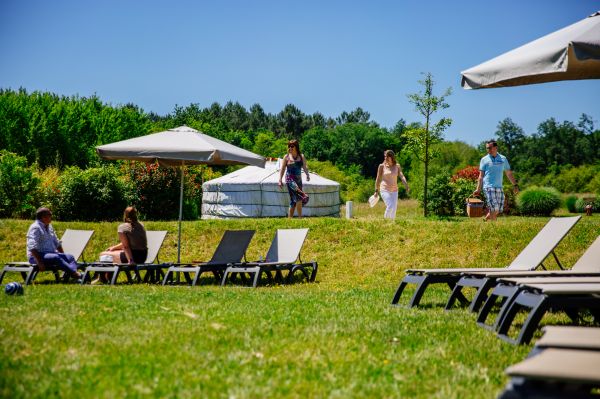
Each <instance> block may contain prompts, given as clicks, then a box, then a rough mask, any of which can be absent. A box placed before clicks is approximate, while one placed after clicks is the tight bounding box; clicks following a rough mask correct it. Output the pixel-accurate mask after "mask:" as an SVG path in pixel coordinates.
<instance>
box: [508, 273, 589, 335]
mask: <svg viewBox="0 0 600 399" xmlns="http://www.w3.org/2000/svg"><path fill="white" fill-rule="evenodd" d="M519 287H520V289H519V291H518V292H517V293H516V294H515V297H514V299H513V300H512V301H511V302H512V303H511V304H510V306H509V307H508V309H507V310H506V312H505V313H504V314H503V315H502V319H501V321H500V325H499V327H498V336H499V337H500V338H502V339H503V340H505V341H507V342H509V343H512V344H527V343H529V341H531V338H532V337H533V334H534V333H535V331H536V330H537V328H538V326H539V323H540V321H541V320H542V317H543V316H544V314H546V312H548V311H552V312H556V311H564V312H565V313H566V314H567V315H568V316H569V317H570V318H571V320H573V321H577V320H578V319H579V315H580V312H581V311H584V310H585V311H589V312H590V313H591V314H592V315H593V316H594V319H595V321H596V322H598V321H599V320H600V283H579V284H578V283H569V284H527V285H521V286H519ZM522 310H529V312H528V316H527V319H526V320H525V321H524V323H523V325H522V327H521V330H520V332H519V334H518V336H517V337H516V338H511V337H510V336H509V331H510V328H511V326H512V324H513V321H514V319H515V317H516V315H517V314H518V313H519V312H520V311H522Z"/></svg>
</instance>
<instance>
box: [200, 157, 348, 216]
mask: <svg viewBox="0 0 600 399" xmlns="http://www.w3.org/2000/svg"><path fill="white" fill-rule="evenodd" d="M280 163H281V160H277V161H270V162H267V163H266V165H265V167H264V168H259V167H256V166H246V167H245V168H242V169H240V170H237V171H235V172H233V173H229V174H228V175H225V176H221V177H219V178H216V179H213V180H209V181H207V182H205V183H204V184H203V185H202V219H232V218H260V217H287V215H288V209H289V204H290V196H289V194H288V190H287V187H286V185H285V184H284V185H283V187H282V188H279V186H278V185H277V182H278V181H279V165H280ZM309 173H310V172H309ZM284 181H285V176H284ZM302 185H303V191H304V192H305V193H306V194H308V196H309V197H310V200H309V201H308V203H307V204H306V205H305V206H303V207H302V216H309V217H311V216H332V217H339V216H340V184H339V183H338V182H335V181H333V180H329V179H326V178H324V177H321V176H319V175H317V174H315V173H310V181H309V182H307V181H306V175H305V174H304V173H302Z"/></svg>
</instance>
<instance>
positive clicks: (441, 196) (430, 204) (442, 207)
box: [419, 173, 466, 216]
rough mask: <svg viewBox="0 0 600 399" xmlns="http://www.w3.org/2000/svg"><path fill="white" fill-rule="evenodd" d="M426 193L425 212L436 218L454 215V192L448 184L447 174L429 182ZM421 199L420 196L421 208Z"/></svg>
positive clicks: (437, 176) (442, 174)
mask: <svg viewBox="0 0 600 399" xmlns="http://www.w3.org/2000/svg"><path fill="white" fill-rule="evenodd" d="M428 192H429V195H428V196H427V211H428V212H429V213H433V214H434V215H437V216H452V215H454V202H453V198H454V190H453V188H452V185H451V182H450V175H449V174H447V173H441V174H438V175H436V176H434V177H433V178H432V179H431V180H430V182H429V187H428ZM465 198H466V197H465ZM423 199H424V198H423V195H420V196H419V202H420V203H421V206H423ZM463 201H464V200H463ZM463 207H464V205H463Z"/></svg>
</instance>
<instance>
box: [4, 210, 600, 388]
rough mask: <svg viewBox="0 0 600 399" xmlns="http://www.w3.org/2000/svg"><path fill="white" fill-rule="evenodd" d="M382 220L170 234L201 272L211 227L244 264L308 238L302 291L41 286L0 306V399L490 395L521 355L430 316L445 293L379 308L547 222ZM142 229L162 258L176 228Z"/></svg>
mask: <svg viewBox="0 0 600 399" xmlns="http://www.w3.org/2000/svg"><path fill="white" fill-rule="evenodd" d="M342 214H344V212H342ZM382 214H383V208H381V206H378V207H376V208H375V209H374V210H371V209H369V208H368V207H366V206H364V205H362V204H359V205H358V206H356V204H355V218H354V219H352V220H345V219H303V220H291V221H290V220H287V219H261V220H256V219H253V220H232V221H214V220H213V221H195V222H185V223H184V224H183V242H182V257H183V259H182V260H183V261H192V260H207V259H208V258H210V255H211V254H212V252H213V250H214V248H215V247H216V244H217V242H218V240H219V238H220V236H221V235H222V233H223V231H224V230H226V229H256V231H257V232H256V235H255V237H254V240H253V242H252V243H251V244H250V248H249V251H248V259H256V258H258V256H259V255H264V254H265V252H266V250H267V248H268V247H269V244H270V242H271V239H272V237H273V234H274V231H275V229H277V228H294V227H309V228H310V232H309V235H308V238H307V241H306V243H305V246H304V249H303V252H302V254H303V256H302V257H303V259H304V260H312V259H316V260H317V261H318V262H319V274H318V275H317V282H316V283H314V284H304V283H298V284H293V285H288V286H278V285H276V286H265V285H262V286H261V287H260V288H258V289H256V290H254V289H247V288H242V287H225V288H221V287H218V286H216V285H215V284H214V283H213V281H212V280H211V279H210V278H208V276H207V277H206V279H204V280H203V281H202V286H199V287H194V288H190V287H185V286H178V287H173V286H169V287H162V286H155V285H126V284H122V285H119V286H115V287H110V286H89V285H86V286H79V285H64V284H54V283H53V278H52V276H51V274H49V273H46V274H42V275H40V276H39V277H38V279H37V280H36V283H35V284H34V285H33V286H29V287H26V288H25V295H24V296H22V297H9V296H7V295H4V294H2V295H0V336H1V337H2V338H1V340H0V397H6V398H8V397H10V398H19V397H39V398H42V397H43V398H51V397H67V398H71V397H77V398H86V397H93V398H97V397H100V398H103V397H106V398H114V397H125V396H128V397H173V398H197V397H202V398H212V397H218V398H220V397H228V398H259V397H292V398H293V397H302V398H304V397H332V398H348V397H356V398H364V397H420V398H430V397H443V398H448V397H454V398H481V397H495V396H496V395H497V394H498V393H499V392H500V391H501V390H502V388H503V386H504V385H505V383H506V381H507V379H506V377H505V376H504V374H503V370H504V368H506V367H507V366H508V365H510V364H513V363H515V362H517V361H520V360H521V359H523V358H524V357H525V356H526V354H527V352H528V351H529V349H530V347H528V346H523V347H515V346H511V345H509V344H507V343H504V342H503V341H501V340H499V339H497V338H496V337H495V335H493V334H492V333H490V332H488V331H486V330H483V329H481V328H478V327H477V326H476V324H475V318H474V315H473V314H470V313H468V312H467V311H466V310H461V309H458V310H454V311H451V312H444V310H443V304H444V303H445V300H446V299H447V297H448V294H449V291H448V290H447V288H443V287H439V288H438V287H436V288H433V289H430V290H429V292H427V294H426V295H425V297H424V300H423V307H422V308H419V309H406V308H404V307H392V306H390V301H391V299H392V296H393V293H394V290H395V288H396V286H397V284H398V282H399V281H400V279H401V277H402V276H403V270H404V269H406V268H409V267H417V266H432V267H434V266H435V267H451V266H456V267H475V266H486V265H496V266H504V265H506V264H508V263H510V261H511V260H512V259H513V258H514V256H516V254H517V253H518V252H519V251H520V250H521V249H522V248H523V247H524V246H525V245H526V244H527V243H528V242H529V240H530V239H531V238H532V237H533V236H534V235H535V234H536V233H537V231H539V229H540V228H541V227H542V226H543V225H544V224H545V223H546V221H547V218H524V217H507V218H501V219H500V220H499V221H498V222H497V223H496V224H491V223H483V222H482V221H481V220H480V219H477V220H471V219H467V218H454V219H449V220H431V219H430V220H427V219H423V218H422V217H421V216H420V210H419V209H418V208H417V206H416V204H415V203H414V202H413V201H402V202H401V203H400V210H399V216H398V219H397V220H396V221H395V222H389V221H384V220H382ZM599 221H600V218H599V217H598V216H593V217H584V218H582V220H581V221H580V223H579V224H578V225H576V226H575V228H574V229H573V230H572V231H571V233H570V234H569V235H568V236H567V237H566V238H565V239H564V240H563V242H562V243H561V244H560V245H559V246H558V248H557V251H556V252H557V254H558V256H559V257H560V259H561V261H562V262H563V264H564V265H567V266H570V265H572V264H573V263H574V262H575V260H576V259H577V258H578V257H579V256H580V255H581V254H582V253H583V251H584V250H585V249H586V248H587V246H588V245H589V244H591V242H592V241H593V239H595V237H596V236H597V235H598V234H599V233H600V231H599V229H598V226H599ZM29 223H30V221H23V220H12V219H11V220H0V261H13V260H23V259H24V257H25V242H24V236H25V232H26V230H27V227H28V225H29ZM117 224H118V222H114V223H81V222H70V223H64V222H55V223H54V226H55V229H56V230H57V232H58V233H59V235H60V234H62V232H63V231H64V230H65V229H66V228H75V229H94V230H95V234H94V236H93V237H92V240H91V242H90V245H89V246H88V248H87V250H86V252H85V258H86V259H87V260H93V259H97V256H98V253H99V252H100V251H101V250H103V249H104V248H106V247H107V246H109V245H111V244H114V243H115V239H116V226H117ZM145 224H146V228H147V229H166V230H168V231H169V235H168V236H167V240H166V242H165V245H164V246H163V251H162V252H161V254H160V259H161V260H162V261H172V260H175V258H176V256H177V248H176V242H177V223H176V222H152V221H147V222H146V223H145ZM548 264H549V265H550V266H551V267H554V268H555V267H556V266H555V265H554V261H553V260H549V262H548ZM16 278H17V276H16V275H13V276H11V277H10V278H9V279H8V281H11V279H16ZM5 282H6V281H5ZM263 284H264V282H263ZM411 293H412V292H411V291H410V290H409V291H407V292H406V293H405V296H403V300H404V301H403V302H404V303H406V300H407V299H408V295H409V294H411ZM566 320H567V319H566V318H564V317H562V316H560V315H559V316H554V315H553V316H549V317H547V318H546V319H545V322H546V323H549V322H553V323H562V322H563V321H566Z"/></svg>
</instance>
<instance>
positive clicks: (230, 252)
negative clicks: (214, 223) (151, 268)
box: [162, 230, 255, 286]
mask: <svg viewBox="0 0 600 399" xmlns="http://www.w3.org/2000/svg"><path fill="white" fill-rule="evenodd" d="M254 233H255V230H227V231H225V233H224V234H223V237H221V241H220V242H219V245H218V246H217V249H216V250H215V253H214V254H213V256H212V258H210V260H209V261H208V262H193V263H192V264H188V265H173V266H171V267H169V269H168V270H167V273H166V274H165V278H164V279H163V282H162V284H163V285H165V284H167V282H171V283H172V282H173V275H174V273H177V272H183V274H184V277H185V278H186V280H187V281H188V282H189V283H191V285H192V286H194V285H196V283H197V282H198V278H199V277H200V275H201V274H202V273H205V272H211V273H212V274H213V275H214V276H215V279H216V280H217V281H219V282H220V281H221V279H222V278H223V273H224V272H225V269H227V266H228V265H229V264H231V263H239V262H241V261H242V259H244V258H245V255H246V249H248V246H249V245H250V241H252V237H253V236H254ZM190 274H195V276H194V278H193V279H191V277H190Z"/></svg>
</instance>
